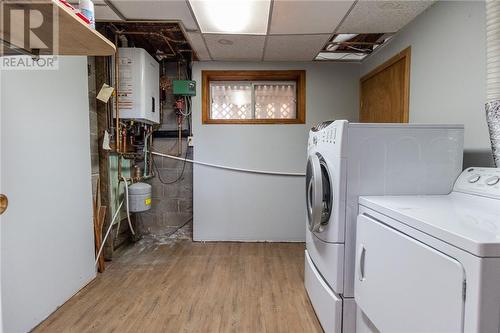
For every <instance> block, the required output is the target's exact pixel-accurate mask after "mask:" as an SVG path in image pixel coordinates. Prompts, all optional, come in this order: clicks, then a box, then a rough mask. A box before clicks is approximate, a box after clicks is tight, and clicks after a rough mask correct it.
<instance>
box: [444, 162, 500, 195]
mask: <svg viewBox="0 0 500 333" xmlns="http://www.w3.org/2000/svg"><path fill="white" fill-rule="evenodd" d="M453 190H454V191H456V192H465V193H472V194H477V195H483V196H487V197H492V198H496V199H500V168H468V169H465V170H464V171H463V172H462V174H461V175H460V176H459V177H458V179H457V181H456V182H455V186H454V188H453Z"/></svg>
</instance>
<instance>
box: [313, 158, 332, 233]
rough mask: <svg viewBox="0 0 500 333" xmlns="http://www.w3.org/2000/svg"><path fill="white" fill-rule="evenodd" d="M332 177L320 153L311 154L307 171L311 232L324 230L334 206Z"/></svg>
mask: <svg viewBox="0 0 500 333" xmlns="http://www.w3.org/2000/svg"><path fill="white" fill-rule="evenodd" d="M332 188H333V187H332V178H331V177H330V172H329V171H328V166H327V164H326V161H325V159H324V158H323V156H321V154H320V153H315V154H312V155H310V156H309V159H308V161H307V171H306V205H307V224H308V227H309V230H310V231H311V232H322V231H323V230H324V229H325V227H326V226H327V225H328V222H329V221H330V216H331V214H332V206H333V191H332Z"/></svg>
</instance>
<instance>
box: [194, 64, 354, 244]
mask: <svg viewBox="0 0 500 333" xmlns="http://www.w3.org/2000/svg"><path fill="white" fill-rule="evenodd" d="M223 69H225V70H229V69H235V70H241V69H248V70H256V69H257V70H265V69H304V70H306V71H307V72H306V95H307V96H306V124H305V125H202V123H201V87H200V86H199V85H198V91H197V96H196V97H195V98H194V99H193V132H194V135H195V147H194V157H195V159H197V160H200V161H205V162H211V163H217V164H224V165H229V166H234V167H241V168H252V169H264V170H276V171H289V172H305V164H306V142H307V136H308V132H309V129H310V128H311V127H312V126H313V125H315V124H317V123H320V122H322V121H325V120H331V119H348V120H357V118H358V78H359V65H356V64H324V63H323V64H318V63H222V62H212V63H210V62H197V63H195V64H194V67H193V79H194V80H196V82H201V71H202V70H223ZM193 182H194V185H193V186H194V188H193V205H194V206H193V210H194V232H193V233H194V239H195V240H226V241H228V240H241V241H252V240H261V241H263V240H269V241H303V240H304V237H305V218H306V217H305V194H304V193H305V190H304V187H305V185H304V182H305V180H304V179H303V178H290V177H279V176H262V175H254V174H244V173H237V172H228V171H223V170H218V169H213V168H209V167H204V166H195V167H194V179H193Z"/></svg>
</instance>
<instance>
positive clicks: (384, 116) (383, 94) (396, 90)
mask: <svg viewBox="0 0 500 333" xmlns="http://www.w3.org/2000/svg"><path fill="white" fill-rule="evenodd" d="M409 97H410V48H409V47H408V48H407V49H405V50H403V51H402V52H400V53H399V54H397V55H396V56H394V57H393V58H391V59H389V60H388V61H386V62H385V63H383V64H382V65H380V66H378V67H377V68H375V69H374V70H373V71H371V72H370V73H368V74H366V75H365V76H363V77H362V78H361V80H360V108H359V110H360V111H359V121H360V122H362V123H407V122H408V112H409V111H408V109H409V99H410V98H409Z"/></svg>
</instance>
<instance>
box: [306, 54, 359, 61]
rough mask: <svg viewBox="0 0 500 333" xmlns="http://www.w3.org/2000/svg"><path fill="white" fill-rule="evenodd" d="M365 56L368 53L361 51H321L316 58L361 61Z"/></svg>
mask: <svg viewBox="0 0 500 333" xmlns="http://www.w3.org/2000/svg"><path fill="white" fill-rule="evenodd" d="M365 57H366V54H361V53H342V52H320V53H319V54H318V56H317V57H316V60H344V61H361V60H363V59H364V58H365Z"/></svg>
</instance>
